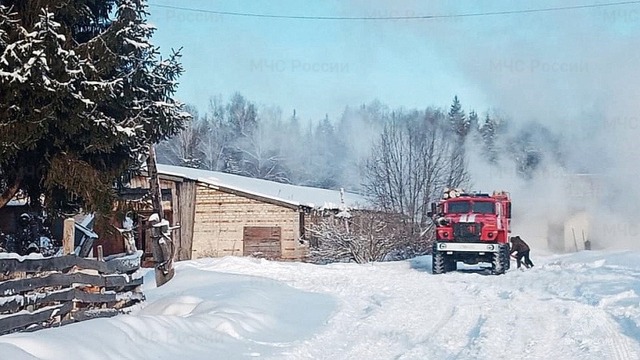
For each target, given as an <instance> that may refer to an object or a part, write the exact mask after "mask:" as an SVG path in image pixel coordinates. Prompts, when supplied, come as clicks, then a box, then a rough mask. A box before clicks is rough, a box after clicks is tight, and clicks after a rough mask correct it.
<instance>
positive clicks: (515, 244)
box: [509, 236, 533, 269]
mask: <svg viewBox="0 0 640 360" xmlns="http://www.w3.org/2000/svg"><path fill="white" fill-rule="evenodd" d="M509 241H510V242H511V254H514V253H515V254H514V257H515V258H516V261H517V262H518V269H520V265H521V264H522V259H523V258H524V266H526V267H527V269H528V268H530V267H533V262H531V259H530V258H529V252H530V251H531V249H530V248H529V245H527V243H526V242H524V240H522V239H521V238H520V236H514V237H512V238H510V239H509Z"/></svg>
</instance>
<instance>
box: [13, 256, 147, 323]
mask: <svg viewBox="0 0 640 360" xmlns="http://www.w3.org/2000/svg"><path fill="white" fill-rule="evenodd" d="M141 257H142V251H136V252H135V253H133V254H131V255H124V254H123V255H115V256H111V257H106V258H104V259H102V257H101V256H99V258H98V259H90V258H83V257H78V256H76V255H64V256H57V257H50V258H28V257H26V258H25V257H19V256H15V257H11V256H4V257H0V335H4V334H7V333H11V332H16V331H32V330H38V329H42V328H46V327H52V326H59V325H64V324H68V323H73V322H77V321H83V320H88V319H93V318H98V317H109V316H114V315H117V314H120V313H123V312H125V311H126V308H128V307H130V306H132V305H134V304H136V303H138V302H140V301H142V300H144V295H143V294H142V292H141V290H140V286H141V285H142V281H143V280H142V277H135V276H134V273H135V272H136V271H137V270H138V269H139V268H140V259H141Z"/></svg>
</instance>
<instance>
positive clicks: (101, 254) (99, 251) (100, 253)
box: [98, 245, 104, 261]
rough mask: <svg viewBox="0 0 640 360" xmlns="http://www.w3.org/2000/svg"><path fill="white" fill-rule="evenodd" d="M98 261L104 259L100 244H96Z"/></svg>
mask: <svg viewBox="0 0 640 360" xmlns="http://www.w3.org/2000/svg"><path fill="white" fill-rule="evenodd" d="M98 261H104V253H103V252H102V245H98Z"/></svg>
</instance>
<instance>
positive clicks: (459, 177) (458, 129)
mask: <svg viewBox="0 0 640 360" xmlns="http://www.w3.org/2000/svg"><path fill="white" fill-rule="evenodd" d="M448 117H449V125H450V127H451V131H452V132H453V134H454V136H455V139H456V142H455V144H454V147H453V152H452V156H451V167H450V169H449V170H450V171H449V178H448V180H447V182H448V183H449V186H457V184H462V183H465V182H467V181H468V180H469V176H468V174H467V173H466V160H465V155H466V154H465V153H466V151H465V146H464V144H465V141H466V138H467V135H469V132H470V130H471V122H470V120H469V118H467V116H466V115H465V113H464V110H462V105H461V104H460V100H458V96H454V98H453V104H451V108H450V109H449V113H448Z"/></svg>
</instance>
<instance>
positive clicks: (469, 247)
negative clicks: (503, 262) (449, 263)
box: [436, 241, 500, 253]
mask: <svg viewBox="0 0 640 360" xmlns="http://www.w3.org/2000/svg"><path fill="white" fill-rule="evenodd" d="M436 249H438V251H446V252H449V251H451V252H453V251H463V252H482V253H488V252H490V253H494V252H498V251H500V250H499V249H500V247H499V246H498V244H483V243H459V242H444V241H443V242H437V243H436Z"/></svg>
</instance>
